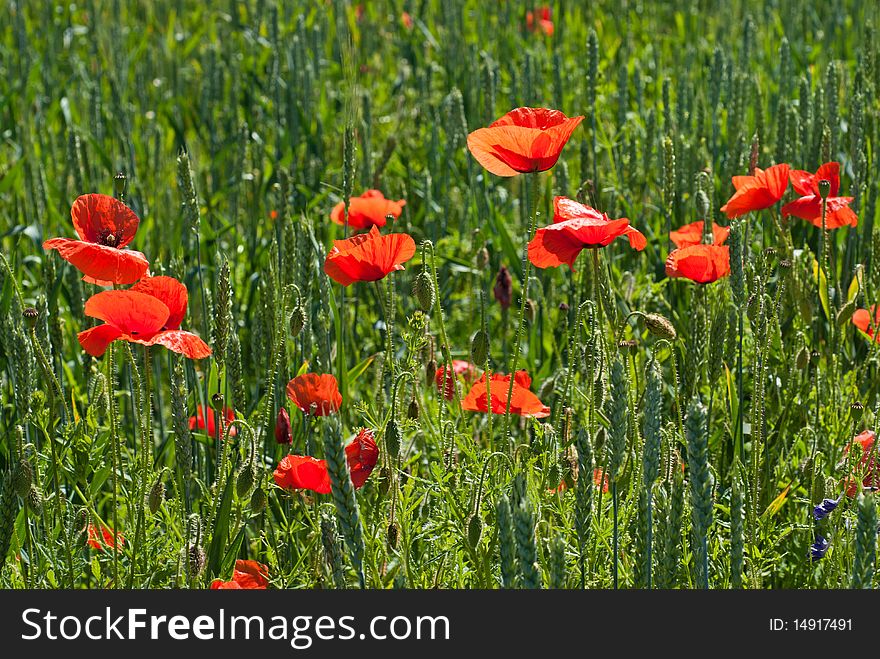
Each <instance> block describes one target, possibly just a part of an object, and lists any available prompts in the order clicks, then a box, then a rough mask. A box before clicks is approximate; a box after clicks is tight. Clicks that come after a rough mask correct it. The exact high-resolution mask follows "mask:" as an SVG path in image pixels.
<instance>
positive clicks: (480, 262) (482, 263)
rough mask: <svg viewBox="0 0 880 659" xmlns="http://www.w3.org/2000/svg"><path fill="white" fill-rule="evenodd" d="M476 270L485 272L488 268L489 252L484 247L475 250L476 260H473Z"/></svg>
mask: <svg viewBox="0 0 880 659" xmlns="http://www.w3.org/2000/svg"><path fill="white" fill-rule="evenodd" d="M475 261H476V264H477V268H478V269H480V270H485V269H486V268H488V267H489V250H488V249H486V248H485V247H480V249H479V250H477V258H476V259H475Z"/></svg>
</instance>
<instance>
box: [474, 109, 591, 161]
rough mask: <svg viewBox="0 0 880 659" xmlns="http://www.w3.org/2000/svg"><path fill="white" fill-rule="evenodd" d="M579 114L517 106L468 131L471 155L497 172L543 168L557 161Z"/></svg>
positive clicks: (576, 122) (577, 122)
mask: <svg viewBox="0 0 880 659" xmlns="http://www.w3.org/2000/svg"><path fill="white" fill-rule="evenodd" d="M583 119H584V118H583V117H582V116H578V117H571V118H569V117H566V116H565V115H564V114H563V113H562V112H560V111H559V110H548V109H546V108H528V107H522V108H516V109H515V110H511V111H510V112H508V113H507V114H506V115H504V116H503V117H501V118H500V119H498V120H496V121H494V122H493V123H492V124H491V125H490V126H489V127H488V128H479V129H477V130H475V131H473V132H472V133H470V134H469V135H468V139H467V143H468V149H469V150H470V152H471V154H472V155H473V156H474V158H475V159H476V160H477V162H479V163H480V164H481V165H482V166H483V167H485V168H486V169H487V170H488V171H489V172H491V173H492V174H495V175H496V176H516V175H517V174H520V173H529V172H543V171H546V170H548V169H550V168H551V167H553V165H555V164H556V161H557V160H559V155H560V153H562V148H563V147H564V146H565V143H566V142H568V138H569V137H571V134H572V133H573V132H574V129H575V128H577V127H578V125H579V124H580V123H581V121H583Z"/></svg>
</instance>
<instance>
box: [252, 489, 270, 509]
mask: <svg viewBox="0 0 880 659" xmlns="http://www.w3.org/2000/svg"><path fill="white" fill-rule="evenodd" d="M266 503H267V500H266V493H265V492H264V491H263V488H262V487H258V488H257V489H256V490H254V493H253V494H252V495H251V512H252V513H254V514H255V515H258V514H260V513H261V512H263V510H265V508H266Z"/></svg>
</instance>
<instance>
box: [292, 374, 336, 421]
mask: <svg viewBox="0 0 880 659" xmlns="http://www.w3.org/2000/svg"><path fill="white" fill-rule="evenodd" d="M287 397H288V398H289V399H290V400H291V402H292V403H293V404H294V405H296V406H297V407H298V408H299V409H300V410H302V412H303V413H304V414H314V415H315V416H327V415H329V414H333V413H334V412H336V411H337V410H338V409H339V406H340V405H342V394H340V393H339V386H338V385H337V384H336V378H335V377H333V376H332V375H327V374H324V375H319V374H318V373H303V374H302V375H297V376H296V377H295V378H293V379H292V380H291V381H290V382H288V383H287Z"/></svg>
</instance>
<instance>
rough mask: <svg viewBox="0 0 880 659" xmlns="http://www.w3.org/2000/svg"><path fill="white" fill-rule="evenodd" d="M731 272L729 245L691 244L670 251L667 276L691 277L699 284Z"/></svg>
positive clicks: (667, 260)
mask: <svg viewBox="0 0 880 659" xmlns="http://www.w3.org/2000/svg"><path fill="white" fill-rule="evenodd" d="M729 274H730V248H729V247H728V246H727V245H690V246H688V247H680V248H679V249H675V250H673V251H671V252H669V256H668V257H667V258H666V276H667V277H673V278H675V277H681V278H684V279H690V280H691V281H695V282H697V283H698V284H708V283H710V282H713V281H716V280H718V279H721V278H722V277H726V276H727V275H729Z"/></svg>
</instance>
